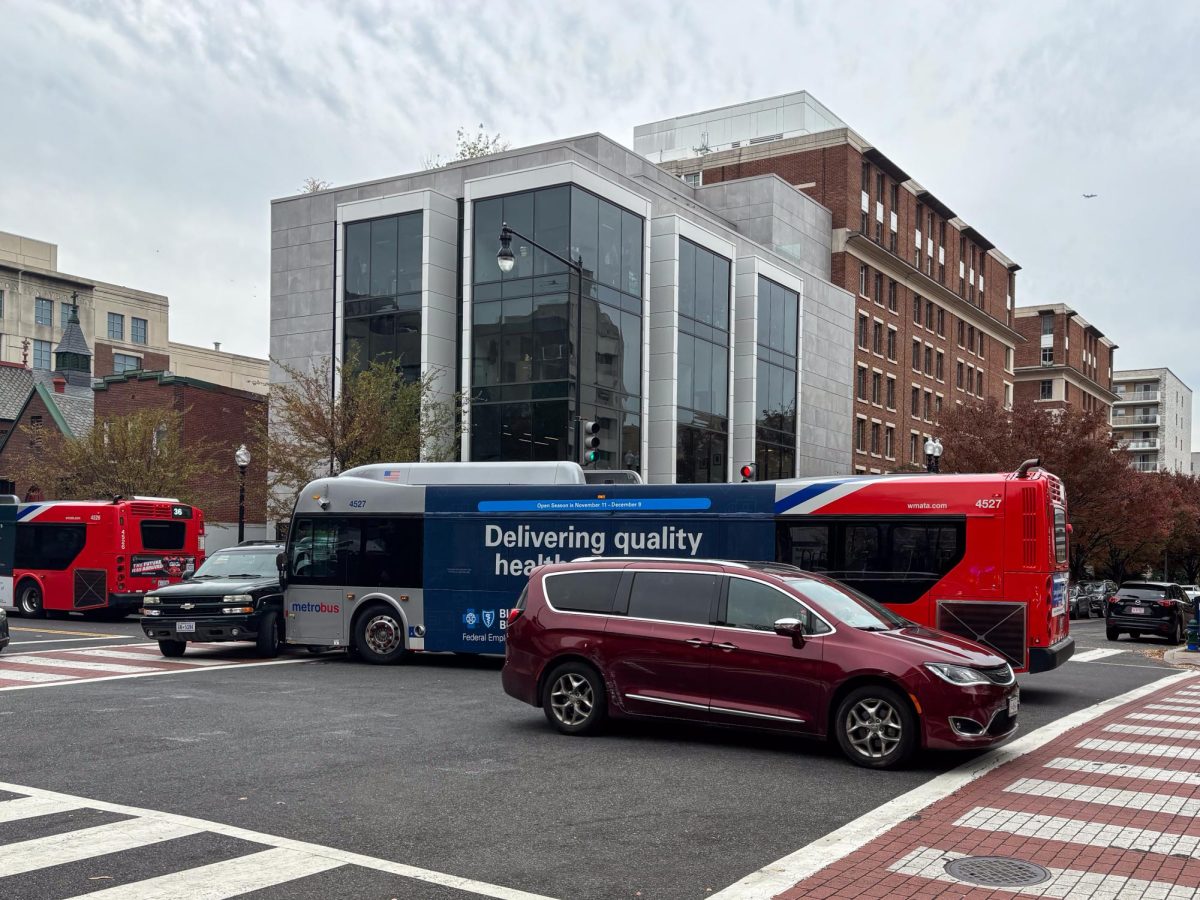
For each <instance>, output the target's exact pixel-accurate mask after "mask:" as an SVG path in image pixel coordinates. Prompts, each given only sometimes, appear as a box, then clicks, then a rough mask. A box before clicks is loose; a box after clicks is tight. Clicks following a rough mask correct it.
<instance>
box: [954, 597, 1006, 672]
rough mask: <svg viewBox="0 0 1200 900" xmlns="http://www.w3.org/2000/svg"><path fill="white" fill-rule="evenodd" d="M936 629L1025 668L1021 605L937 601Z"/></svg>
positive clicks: (982, 601) (984, 601)
mask: <svg viewBox="0 0 1200 900" xmlns="http://www.w3.org/2000/svg"><path fill="white" fill-rule="evenodd" d="M937 627H938V628H939V629H941V630H942V631H946V632H949V633H950V634H956V635H958V636H959V637H965V638H967V639H968V640H972V641H975V643H977V644H982V645H983V646H985V647H987V648H988V649H989V650H992V651H994V652H995V653H996V654H997V655H998V656H1001V657H1003V658H1004V659H1006V660H1008V662H1009V664H1011V665H1012V666H1013V667H1014V668H1017V669H1023V668H1025V604H1024V603H1003V602H999V601H997V602H994V603H993V602H990V601H987V600H941V601H939V602H938V608H937ZM992 671H996V670H995V669H993V670H992ZM988 677H989V678H990V677H991V676H990V675H989V676H988ZM993 680H994V679H993ZM997 683H999V682H997Z"/></svg>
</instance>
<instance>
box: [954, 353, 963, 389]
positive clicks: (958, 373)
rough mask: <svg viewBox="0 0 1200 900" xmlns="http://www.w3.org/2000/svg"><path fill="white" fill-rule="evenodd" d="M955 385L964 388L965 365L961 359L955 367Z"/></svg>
mask: <svg viewBox="0 0 1200 900" xmlns="http://www.w3.org/2000/svg"><path fill="white" fill-rule="evenodd" d="M954 369H955V372H954V385H955V387H959V388H961V387H962V386H963V364H962V360H961V359H960V360H959V361H958V362H957V363H956V364H955V366H954Z"/></svg>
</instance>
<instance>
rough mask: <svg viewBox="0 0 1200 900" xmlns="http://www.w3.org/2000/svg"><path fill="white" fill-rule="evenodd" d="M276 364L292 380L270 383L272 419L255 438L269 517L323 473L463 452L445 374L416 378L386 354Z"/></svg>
mask: <svg viewBox="0 0 1200 900" xmlns="http://www.w3.org/2000/svg"><path fill="white" fill-rule="evenodd" d="M276 364H277V365H279V366H280V367H281V368H282V369H283V371H284V374H285V375H286V376H287V379H288V381H287V382H286V383H280V384H273V385H271V389H270V407H271V416H270V420H271V421H270V423H269V424H264V425H263V426H262V429H261V431H260V433H259V434H258V435H256V438H255V443H256V445H257V446H258V447H259V448H260V449H261V450H262V451H263V452H264V453H265V456H266V460H267V471H268V475H267V488H268V501H267V509H268V515H269V517H270V518H272V519H276V520H285V521H286V520H287V519H288V518H289V517H290V516H291V514H292V508H293V506H294V505H295V499H296V495H297V494H298V493H299V492H300V490H301V489H302V488H303V487H304V486H305V485H306V484H307V483H308V482H309V481H311V480H313V479H314V478H316V477H319V476H321V475H325V474H335V473H337V472H342V471H345V470H346V469H351V468H354V467H355V466H361V465H367V464H369V463H381V462H415V461H418V460H427V461H437V460H448V459H454V458H455V457H456V456H457V452H458V438H459V434H460V430H461V425H460V424H459V423H460V422H461V418H460V415H459V412H460V409H459V403H460V401H459V400H458V399H457V398H454V397H452V398H449V399H445V398H443V397H441V396H439V393H438V384H437V382H438V379H439V377H440V375H441V373H439V372H429V373H427V374H426V375H425V376H424V377H423V378H421V379H419V380H417V381H410V380H407V379H405V377H404V375H403V374H402V372H401V371H400V370H399V369H398V367H397V366H396V365H395V364H394V363H393V362H390V361H385V360H376V361H374V362H373V363H371V364H370V365H369V366H367V367H365V368H361V367H359V366H356V365H352V364H351V365H336V366H334V365H331V364H329V363H328V362H325V363H324V364H322V365H321V366H319V367H317V368H316V369H312V370H301V369H297V368H294V367H292V366H288V365H285V364H283V363H276ZM335 380H336V381H337V382H338V383H339V388H338V391H337V395H336V399H333V397H334V390H333V383H334V381H335Z"/></svg>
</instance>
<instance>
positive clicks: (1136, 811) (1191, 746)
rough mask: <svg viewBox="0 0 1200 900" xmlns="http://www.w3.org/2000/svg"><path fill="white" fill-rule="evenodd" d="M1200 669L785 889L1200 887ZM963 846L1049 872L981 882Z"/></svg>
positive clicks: (826, 893) (1081, 894)
mask: <svg viewBox="0 0 1200 900" xmlns="http://www.w3.org/2000/svg"><path fill="white" fill-rule="evenodd" d="M1198 813H1200V678H1192V679H1187V680H1183V681H1177V682H1175V683H1174V684H1172V685H1170V686H1169V687H1166V688H1163V689H1162V690H1160V691H1156V692H1154V693H1152V694H1148V695H1147V696H1144V697H1142V698H1140V699H1137V700H1135V701H1132V702H1130V703H1127V704H1125V705H1124V706H1121V707H1118V708H1117V709H1115V710H1112V711H1110V712H1108V713H1106V714H1104V715H1102V716H1099V717H1097V718H1096V719H1094V720H1092V721H1091V722H1088V723H1086V724H1084V725H1081V726H1079V727H1077V728H1075V729H1072V730H1071V731H1068V732H1066V733H1065V734H1063V735H1060V736H1059V737H1057V738H1055V739H1053V740H1051V741H1050V742H1049V743H1047V744H1045V745H1044V746H1042V747H1040V748H1038V749H1036V750H1034V751H1032V752H1030V753H1027V754H1025V755H1023V756H1020V757H1018V758H1017V759H1015V760H1012V761H1011V762H1008V763H1006V764H1005V765H1002V766H1000V767H999V768H997V769H994V770H992V771H991V772H988V773H987V774H985V775H983V776H982V777H980V778H978V779H976V780H975V781H972V782H970V783H969V784H967V785H966V786H964V787H963V788H961V789H960V790H958V791H957V792H955V793H954V794H951V795H950V796H948V797H946V798H944V799H942V800H938V801H936V802H935V803H933V804H931V805H930V806H928V807H926V808H925V809H923V810H921V811H920V812H919V813H918V814H916V815H913V816H911V817H909V818H908V819H906V820H905V821H903V822H901V823H900V824H899V825H896V826H895V827H893V828H892V829H891V830H889V831H887V832H886V833H884V834H882V835H880V836H879V837H877V838H875V839H874V840H872V841H870V842H869V843H867V844H865V845H864V846H862V847H860V848H858V849H857V850H854V851H853V852H851V853H850V854H849V855H848V856H846V857H844V858H843V859H841V860H838V861H837V862H834V863H832V864H830V865H829V866H827V867H825V868H823V869H821V870H819V871H817V872H815V873H814V874H813V875H811V876H809V877H808V878H805V879H804V880H803V881H801V882H800V883H799V884H797V885H796V886H795V887H793V888H791V889H790V890H787V891H784V892H783V893H782V894H780V895H779V896H780V897H781V898H784V900H800V898H806V900H821V898H859V897H861V898H884V897H886V898H903V897H921V898H924V897H945V898H953V897H961V898H972V900H974V898H982V897H1013V896H1040V897H1058V898H1069V900H1076V898H1078V900H1083V898H1093V897H1094V898H1098V900H1134V898H1146V900H1182V898H1193V897H1195V898H1200V822H1198V821H1197V818H1196V817H1197V814H1198ZM963 856H1001V857H1012V858H1015V859H1019V860H1025V861H1027V862H1032V863H1036V864H1038V865H1040V866H1042V867H1044V868H1045V869H1047V870H1048V871H1049V875H1050V877H1049V879H1047V880H1044V881H1042V882H1041V883H1040V884H1035V885H1030V886H1025V887H1008V888H1003V889H999V888H995V887H986V888H985V887H977V886H975V885H972V884H968V883H965V882H963V881H960V880H958V879H956V878H954V877H953V876H951V875H950V874H948V873H947V872H946V864H947V863H949V862H951V861H952V860H955V859H958V858H960V857H963Z"/></svg>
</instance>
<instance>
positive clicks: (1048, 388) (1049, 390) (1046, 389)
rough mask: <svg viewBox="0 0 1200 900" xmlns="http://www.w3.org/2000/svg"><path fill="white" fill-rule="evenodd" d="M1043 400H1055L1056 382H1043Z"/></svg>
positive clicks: (1048, 380)
mask: <svg viewBox="0 0 1200 900" xmlns="http://www.w3.org/2000/svg"><path fill="white" fill-rule="evenodd" d="M1040 386H1041V398H1040V399H1042V400H1053V399H1054V382H1053V381H1051V380H1050V379H1049V378H1047V379H1045V380H1044V381H1042V382H1041V385H1040Z"/></svg>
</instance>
